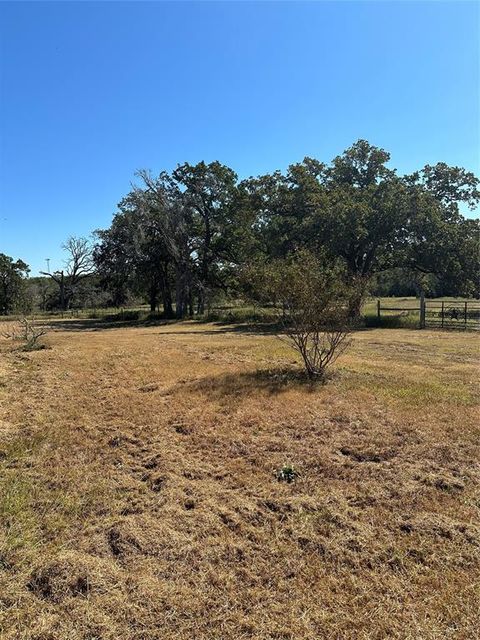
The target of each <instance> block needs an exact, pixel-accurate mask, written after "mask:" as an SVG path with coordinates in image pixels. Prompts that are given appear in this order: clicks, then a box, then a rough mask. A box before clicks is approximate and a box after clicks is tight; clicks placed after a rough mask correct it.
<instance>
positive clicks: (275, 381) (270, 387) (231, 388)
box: [173, 367, 325, 400]
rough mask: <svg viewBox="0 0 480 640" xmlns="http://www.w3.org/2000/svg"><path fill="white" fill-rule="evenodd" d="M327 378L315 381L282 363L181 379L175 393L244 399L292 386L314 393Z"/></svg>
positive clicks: (281, 390) (277, 391) (270, 393)
mask: <svg viewBox="0 0 480 640" xmlns="http://www.w3.org/2000/svg"><path fill="white" fill-rule="evenodd" d="M324 384H325V382H321V381H313V380H310V379H309V378H308V376H307V375H306V373H305V372H304V371H303V370H302V369H301V368H300V367H298V368H295V369H294V368H290V367H288V368H287V367H279V368H274V369H262V370H257V371H246V372H243V373H225V374H221V375H218V376H211V377H206V378H202V379H200V380H194V381H186V382H184V383H179V384H177V385H176V386H175V388H174V389H173V393H180V394H183V393H185V392H193V393H201V394H206V395H208V396H209V398H211V399H213V400H225V399H226V398H228V399H235V398H237V399H239V400H240V399H241V398H244V397H246V396H250V395H253V394H256V393H259V392H260V393H264V394H268V395H278V394H280V393H283V392H285V391H288V390H291V389H299V388H301V389H304V390H305V391H307V392H308V393H313V392H315V391H317V390H318V389H320V388H322V387H323V386H324Z"/></svg>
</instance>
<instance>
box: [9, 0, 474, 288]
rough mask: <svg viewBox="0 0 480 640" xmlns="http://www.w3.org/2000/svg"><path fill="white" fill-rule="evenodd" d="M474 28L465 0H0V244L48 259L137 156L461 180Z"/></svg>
mask: <svg viewBox="0 0 480 640" xmlns="http://www.w3.org/2000/svg"><path fill="white" fill-rule="evenodd" d="M478 39H479V5H478V4H477V3H475V2H468V3H463V2H458V1H455V2H423V3H417V2H411V1H410V2H365V3H363V2H353V3H349V2H330V3H322V2H315V3H313V2H311V3H302V2H292V3H288V2H266V3H257V2H223V3H213V2H195V3H190V2H176V3H153V2H150V3H143V2H136V3H130V2H119V3H117V2H104V3H96V2H92V3H90V2H77V3H69V2H51V3H43V2H33V3H27V2H12V3H8V2H0V73H1V76H0V136H1V138H0V163H1V164H0V252H3V253H7V254H9V255H12V256H14V257H15V258H17V257H21V258H22V259H24V260H26V261H27V262H28V263H29V264H30V265H31V267H32V275H33V274H36V273H37V272H38V270H39V269H43V268H44V267H45V258H47V257H49V258H51V267H52V268H58V267H59V266H60V263H61V251H60V245H61V243H62V241H63V240H64V239H65V238H66V237H68V236H69V235H72V234H75V235H87V234H89V233H90V232H91V231H92V230H93V229H96V228H102V227H106V226H108V225H109V222H110V220H111V216H112V214H113V212H114V211H115V207H116V203H117V202H118V201H119V200H120V199H121V197H122V196H123V195H124V194H125V193H127V192H128V190H129V186H130V182H131V180H132V179H133V174H134V172H135V170H136V169H138V168H142V167H145V168H150V169H152V170H153V171H160V170H161V169H172V168H173V167H174V166H175V165H176V164H177V163H179V162H183V161H189V162H197V161H200V160H202V159H204V160H206V161H211V160H214V159H218V160H220V161H221V162H224V163H226V164H228V165H230V166H232V168H234V169H235V170H236V171H237V173H238V174H239V175H240V176H241V177H244V176H248V175H256V174H259V173H262V172H267V171H272V170H274V169H277V168H280V169H284V168H285V167H286V166H287V165H288V164H290V163H292V162H296V161H299V160H301V159H302V158H303V157H304V156H305V155H310V156H314V157H317V158H319V159H321V160H327V161H328V160H330V159H332V158H333V157H334V156H335V155H337V154H338V153H341V152H342V151H343V150H344V149H345V148H346V147H348V146H349V145H350V144H351V143H352V142H354V141H355V140H357V139H358V138H366V139H368V140H369V141H370V142H371V143H373V144H376V145H378V146H382V147H384V148H385V149H387V150H388V151H390V153H391V154H392V163H391V164H392V166H394V167H397V168H398V170H399V171H400V172H409V171H412V170H414V169H416V168H420V167H422V166H423V165H424V164H426V163H434V162H437V161H440V160H442V161H445V162H448V163H449V164H458V165H461V166H464V167H466V168H468V169H470V170H473V171H475V172H476V173H477V174H478V173H479V156H478V149H479V75H478V71H479V69H478V44H479V43H478Z"/></svg>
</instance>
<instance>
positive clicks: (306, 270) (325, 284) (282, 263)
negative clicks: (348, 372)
mask: <svg viewBox="0 0 480 640" xmlns="http://www.w3.org/2000/svg"><path fill="white" fill-rule="evenodd" d="M249 284H250V286H251V287H252V289H253V290H254V291H255V292H256V295H257V297H258V296H260V297H263V301H264V302H270V303H273V304H274V307H275V308H276V310H277V312H278V314H279V320H280V322H281V326H282V332H281V333H280V334H279V337H280V338H281V339H282V340H286V341H287V342H288V343H289V344H290V346H291V347H292V348H293V349H294V350H295V351H297V353H299V354H300V356H301V357H302V360H303V363H304V366H305V371H306V373H307V375H308V377H309V378H310V379H315V380H320V381H324V380H325V378H326V374H327V369H328V367H330V366H331V365H332V364H333V363H334V362H335V361H336V360H337V358H338V357H339V356H340V355H342V353H344V351H345V350H346V349H347V347H348V346H349V345H350V343H351V339H350V332H351V328H352V324H351V320H349V309H350V306H351V304H350V303H351V301H352V299H353V298H354V297H355V296H357V297H358V291H356V288H355V287H354V286H353V285H349V284H347V282H346V279H345V274H344V271H343V269H342V267H341V265H339V264H338V263H336V262H334V261H329V260H328V259H326V258H325V256H321V257H316V256H313V255H312V254H311V253H309V252H307V251H299V252H297V253H296V254H295V255H294V256H293V257H291V258H289V259H286V260H275V261H272V262H270V263H269V264H267V265H262V266H260V267H258V266H256V267H253V268H250V269H249Z"/></svg>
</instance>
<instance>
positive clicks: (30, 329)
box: [3, 316, 49, 351]
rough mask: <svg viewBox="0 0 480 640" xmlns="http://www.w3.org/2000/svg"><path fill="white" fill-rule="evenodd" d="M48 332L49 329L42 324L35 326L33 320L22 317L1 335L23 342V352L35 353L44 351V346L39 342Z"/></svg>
mask: <svg viewBox="0 0 480 640" xmlns="http://www.w3.org/2000/svg"><path fill="white" fill-rule="evenodd" d="M48 331H49V327H48V326H46V325H44V324H41V325H39V324H36V322H35V319H34V318H27V316H23V317H22V318H20V320H18V321H17V323H16V324H14V325H13V327H12V328H11V329H10V330H9V331H7V332H4V333H3V336H4V337H5V338H8V339H10V340H16V341H20V342H23V343H24V344H23V347H22V349H23V350H24V351H37V350H38V349H44V348H45V345H44V343H43V342H41V340H40V339H41V338H42V337H43V336H45V335H46V334H47V333H48Z"/></svg>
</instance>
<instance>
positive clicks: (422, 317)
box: [420, 291, 425, 329]
mask: <svg viewBox="0 0 480 640" xmlns="http://www.w3.org/2000/svg"><path fill="white" fill-rule="evenodd" d="M420 329H425V294H424V293H423V291H422V293H421V294H420Z"/></svg>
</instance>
